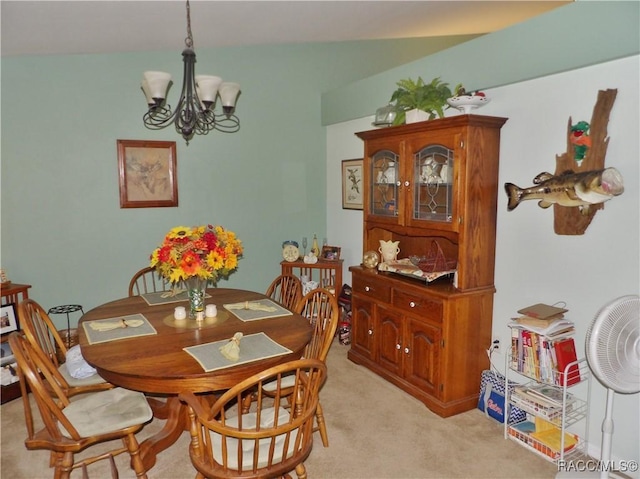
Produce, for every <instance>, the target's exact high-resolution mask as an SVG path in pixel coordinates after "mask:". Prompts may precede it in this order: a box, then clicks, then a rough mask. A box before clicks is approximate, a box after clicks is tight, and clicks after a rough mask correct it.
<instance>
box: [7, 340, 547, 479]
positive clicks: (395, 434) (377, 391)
mask: <svg viewBox="0 0 640 479" xmlns="http://www.w3.org/2000/svg"><path fill="white" fill-rule="evenodd" d="M347 350H348V346H342V345H340V344H339V343H338V342H337V341H336V342H335V343H334V344H333V346H332V348H331V351H330V352H329V357H328V359H327V364H328V366H329V377H328V379H327V382H326V384H325V385H324V387H323V389H322V392H321V395H320V397H321V400H322V406H323V408H324V412H325V417H326V419H327V426H328V432H329V442H330V446H329V447H328V448H323V447H322V442H321V440H320V437H319V435H318V437H316V438H315V444H314V448H313V451H312V452H311V456H310V457H309V459H308V460H307V462H306V466H307V473H308V477H309V479H334V478H335V479H339V478H345V479H347V478H349V479H360V478H362V479H377V478H380V479H387V478H433V479H435V478H464V479H467V478H487V479H489V478H509V479H515V478H523V479H524V478H541V479H542V478H553V477H554V476H555V472H556V467H555V465H553V464H551V463H550V462H547V461H546V460H544V459H542V458H541V457H539V456H537V455H535V454H533V453H531V452H529V451H527V450H525V449H524V448H522V447H520V446H518V445H517V444H516V443H514V442H513V441H510V440H505V439H504V437H503V430H502V426H501V425H498V423H496V422H494V421H493V420H491V419H487V418H485V417H484V416H483V414H482V413H481V412H480V411H478V410H472V411H468V412H466V413H463V414H459V415H457V416H454V417H451V418H447V419H442V418H440V417H438V416H436V415H435V414H433V413H432V412H430V411H429V410H428V409H427V408H426V407H425V406H424V405H423V404H422V403H421V402H419V401H417V400H416V399H414V398H412V397H411V396H409V395H407V394H406V393H404V392H402V391H401V390H399V389H398V388H396V387H395V386H393V385H391V384H390V383H388V382H386V381H384V380H383V379H381V378H379V377H378V376H376V375H375V374H373V373H371V372H369V371H368V370H366V369H365V368H363V367H361V366H357V365H355V364H353V363H352V362H351V361H349V360H348V359H347ZM0 410H1V414H2V430H1V432H2V449H1V451H0V453H1V461H2V463H1V466H2V467H1V477H2V478H3V479H4V478H6V479H51V478H52V477H53V470H51V469H49V468H48V462H49V455H48V452H46V451H27V450H26V448H25V447H24V444H23V441H24V438H25V436H26V431H25V427H24V418H23V415H22V402H21V401H20V400H14V401H11V402H9V403H7V404H4V405H2V407H1V408H0ZM161 426H162V421H158V420H155V421H154V422H152V423H151V424H149V425H148V426H146V427H145V429H144V430H143V431H142V432H141V433H140V435H139V436H140V438H141V439H143V438H144V437H146V436H148V435H149V434H152V433H154V432H155V431H157V430H158V429H159V428H160V427H161ZM188 441H189V438H188V434H187V433H186V432H185V433H184V434H183V435H182V437H181V438H180V440H179V441H178V442H177V443H176V444H175V445H174V446H173V447H172V448H171V449H169V450H167V451H164V453H163V454H161V455H160V457H159V458H158V462H157V464H156V465H155V466H154V467H153V468H152V469H151V471H149V473H148V475H149V478H150V479H153V478H157V479H183V478H184V479H187V478H193V477H195V470H194V469H193V467H192V466H191V463H190V462H189V457H188V452H187V447H188ZM117 462H118V468H119V470H120V477H121V478H122V479H125V478H130V477H131V478H132V477H134V474H133V472H132V471H131V470H130V469H129V468H128V465H127V462H128V461H127V460H126V455H125V456H120V457H119V458H118V460H117ZM89 476H90V477H91V478H92V479H103V478H109V477H111V476H110V474H109V472H108V465H107V463H106V462H105V461H101V462H100V463H97V464H94V465H92V466H90V467H89ZM71 477H72V478H74V477H75V478H81V477H82V474H81V471H79V470H76V471H74V472H73V474H72V475H71ZM294 477H295V474H294Z"/></svg>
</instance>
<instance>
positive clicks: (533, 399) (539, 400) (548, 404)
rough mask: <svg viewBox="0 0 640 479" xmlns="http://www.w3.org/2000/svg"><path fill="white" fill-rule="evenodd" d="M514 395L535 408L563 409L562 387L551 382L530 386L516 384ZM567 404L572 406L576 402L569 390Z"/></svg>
mask: <svg viewBox="0 0 640 479" xmlns="http://www.w3.org/2000/svg"><path fill="white" fill-rule="evenodd" d="M513 395H514V397H515V396H517V397H518V398H519V399H521V400H522V401H524V402H528V403H530V404H531V406H532V407H534V409H535V410H538V409H541V410H549V411H554V410H561V409H562V404H563V402H562V389H560V388H559V387H558V386H552V385H550V384H544V383H538V384H530V385H528V386H516V387H515V388H514V390H513ZM565 399H566V401H565V403H564V404H565V405H566V406H571V404H573V403H574V402H575V397H574V396H573V394H571V393H569V392H567V397H566V398H565Z"/></svg>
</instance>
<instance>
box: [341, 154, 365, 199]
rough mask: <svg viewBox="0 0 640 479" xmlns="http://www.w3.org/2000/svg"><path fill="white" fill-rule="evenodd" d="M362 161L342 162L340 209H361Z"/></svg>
mask: <svg viewBox="0 0 640 479" xmlns="http://www.w3.org/2000/svg"><path fill="white" fill-rule="evenodd" d="M363 164H364V160H363V159H362V158H358V159H353V160H342V209H345V210H361V209H362V208H363V193H364V191H362V188H363V184H362V174H363Z"/></svg>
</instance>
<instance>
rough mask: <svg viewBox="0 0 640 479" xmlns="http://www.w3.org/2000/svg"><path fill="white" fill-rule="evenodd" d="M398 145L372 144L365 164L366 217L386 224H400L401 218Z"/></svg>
mask: <svg viewBox="0 0 640 479" xmlns="http://www.w3.org/2000/svg"><path fill="white" fill-rule="evenodd" d="M400 145H401V142H399V141H388V140H384V141H372V142H371V144H370V145H368V147H367V153H366V159H365V162H364V165H365V167H364V170H365V172H364V184H365V185H367V189H366V191H365V194H364V200H365V201H364V210H365V216H366V217H369V218H375V220H376V221H381V222H383V223H389V224H398V222H399V221H401V219H402V217H401V215H400V212H401V207H402V203H401V201H402V200H401V198H400V191H401V188H400V186H401V185H400V177H401V173H400V161H401V160H400Z"/></svg>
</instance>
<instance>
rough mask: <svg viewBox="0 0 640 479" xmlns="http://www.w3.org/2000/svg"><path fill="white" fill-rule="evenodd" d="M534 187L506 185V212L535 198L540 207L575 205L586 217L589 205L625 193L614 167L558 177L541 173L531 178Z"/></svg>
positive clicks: (571, 172)
mask: <svg viewBox="0 0 640 479" xmlns="http://www.w3.org/2000/svg"><path fill="white" fill-rule="evenodd" d="M533 183H534V185H535V186H531V187H529V188H524V189H523V188H519V187H518V186H516V185H514V184H513V183H505V185H504V189H505V191H506V192H507V196H508V197H509V203H508V205H507V209H508V210H509V211H511V210H513V209H515V207H516V206H518V205H519V204H520V202H521V201H524V200H534V199H538V200H540V201H538V206H540V208H549V206H551V205H553V204H558V205H561V206H577V207H578V209H579V210H580V213H582V214H583V215H585V216H586V215H588V214H589V206H590V205H595V204H599V203H604V202H605V201H608V200H610V199H611V198H613V197H614V196H618V195H621V194H622V192H623V191H624V185H623V180H622V175H621V174H620V172H619V171H618V170H616V169H615V168H606V169H604V170H594V171H585V172H583V173H574V172H573V171H571V170H568V171H566V172H564V173H562V174H561V175H559V176H555V175H552V174H551V173H546V172H545V173H540V174H539V175H538V176H536V177H535V178H534V179H533Z"/></svg>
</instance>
